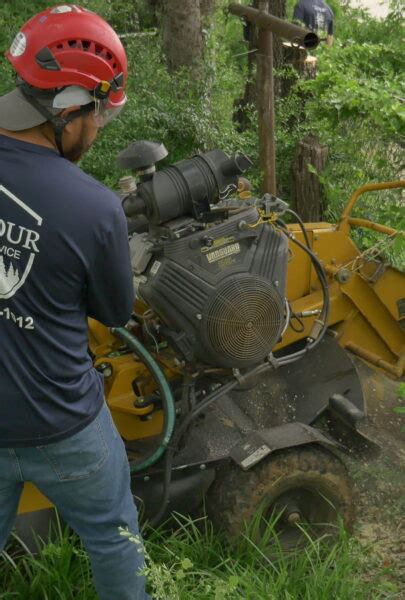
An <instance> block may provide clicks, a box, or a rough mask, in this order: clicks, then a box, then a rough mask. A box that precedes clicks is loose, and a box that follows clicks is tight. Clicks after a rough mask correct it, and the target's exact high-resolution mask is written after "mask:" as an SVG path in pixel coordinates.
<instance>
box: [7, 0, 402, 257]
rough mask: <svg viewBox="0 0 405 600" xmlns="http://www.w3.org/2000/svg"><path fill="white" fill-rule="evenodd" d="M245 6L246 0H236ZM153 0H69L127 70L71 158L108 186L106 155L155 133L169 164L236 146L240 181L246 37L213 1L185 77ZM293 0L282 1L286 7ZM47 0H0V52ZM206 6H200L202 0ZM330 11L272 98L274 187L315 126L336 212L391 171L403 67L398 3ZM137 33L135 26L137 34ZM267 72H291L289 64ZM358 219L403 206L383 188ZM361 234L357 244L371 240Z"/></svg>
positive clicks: (284, 179)
mask: <svg viewBox="0 0 405 600" xmlns="http://www.w3.org/2000/svg"><path fill="white" fill-rule="evenodd" d="M245 1H246V3H250V2H248V0H245ZM163 2H164V0H153V2H150V1H147V0H131V1H128V0H81V2H80V4H81V5H82V6H85V7H86V8H89V9H91V10H94V11H96V12H98V13H99V14H101V15H102V16H104V17H105V18H106V19H107V20H109V21H110V23H111V24H112V25H113V26H114V27H115V28H116V29H117V30H118V32H119V33H124V34H125V33H128V32H129V31H131V32H135V33H138V34H139V33H140V34H142V35H135V36H134V37H132V36H131V37H125V38H123V41H124V43H125V45H126V49H127V52H128V58H129V68H130V79H129V84H128V97H129V101H128V105H127V107H126V110H125V111H124V112H123V113H122V116H121V117H120V119H119V120H118V121H117V122H116V123H113V124H112V125H111V126H110V127H109V128H108V129H106V131H104V132H102V134H101V136H100V138H99V140H98V141H97V143H96V145H95V146H94V148H93V149H92V150H91V152H90V153H89V154H88V155H87V156H86V158H85V159H84V161H83V167H84V168H85V169H86V170H87V171H89V172H90V173H92V174H93V175H94V176H96V177H97V178H98V179H101V180H103V181H104V182H105V183H107V184H108V185H116V183H117V181H118V178H119V177H120V175H121V173H120V172H119V171H118V169H117V167H116V162H115V156H116V154H117V153H118V152H119V151H120V150H121V149H123V148H124V147H125V146H126V145H127V144H129V143H130V142H132V141H134V140H137V139H154V140H157V141H160V142H163V143H164V144H165V145H166V147H167V148H168V150H169V157H168V160H169V161H170V162H173V161H175V160H179V159H181V158H184V157H185V156H188V155H191V154H193V153H195V152H198V151H205V150H208V149H211V148H213V147H221V148H223V149H224V150H226V151H230V152H231V151H236V150H240V151H243V152H245V153H247V154H248V155H250V156H251V158H253V160H254V161H255V163H256V169H255V171H254V172H253V175H252V179H253V181H254V183H255V184H258V183H259V181H260V172H259V169H258V166H257V164H258V156H257V151H258V150H257V146H258V141H257V125H256V115H255V107H254V106H253V105H251V106H248V109H247V110H248V111H250V114H251V118H250V123H251V124H250V126H249V127H248V128H247V129H246V130H245V131H243V132H242V133H241V132H239V131H238V130H237V127H236V124H235V123H234V121H233V118H232V117H233V111H234V102H235V100H236V99H237V98H240V97H241V96H242V95H243V90H244V86H245V82H246V74H247V54H246V53H247V51H248V42H247V41H246V40H244V39H243V31H242V24H241V22H240V21H239V20H238V19H237V18H236V17H234V16H232V15H230V14H228V13H227V11H226V5H227V4H228V2H227V1H226V0H217V1H216V2H215V11H214V12H212V13H211V14H210V17H209V21H208V22H206V28H205V30H204V36H205V53H204V79H203V81H202V82H201V81H200V82H195V81H193V80H192V79H191V78H190V71H189V70H187V69H184V70H179V71H177V72H176V73H169V71H168V69H167V66H166V60H165V56H164V53H163V50H162V44H161V41H162V35H161V28H160V25H159V23H160V21H159V18H158V16H159V11H160V10H161V6H162V3H163ZM293 3H294V0H288V3H287V4H288V11H289V12H288V14H289V15H291V12H292V6H293ZM48 4H49V0H33V1H32V2H30V3H26V2H25V1H24V0H12V1H11V0H4V1H3V3H2V4H1V5H0V46H1V49H2V51H4V50H6V49H7V47H8V46H9V44H10V42H11V40H12V39H13V37H14V35H15V33H16V32H17V31H18V28H19V26H20V25H21V24H22V23H24V21H25V20H27V19H28V18H29V17H30V16H32V15H33V14H34V13H35V12H37V11H39V10H41V9H43V8H45V7H46V6H47V5H48ZM210 4H212V3H210ZM330 4H331V5H332V8H333V9H334V12H335V15H336V28H335V29H336V35H335V43H334V46H333V47H332V48H331V49H328V48H326V47H321V48H319V49H318V50H317V51H316V54H317V56H318V63H319V72H318V76H317V77H316V78H315V79H314V80H308V81H298V79H297V81H296V83H295V85H294V86H293V88H292V92H291V93H290V95H289V97H288V98H284V99H278V100H277V105H276V121H277V123H276V129H277V169H278V180H279V182H280V186H279V193H280V194H281V195H282V196H283V197H284V199H286V200H288V199H289V194H290V179H291V178H290V165H291V159H292V156H293V151H294V148H295V145H296V142H297V141H298V140H300V139H302V138H303V137H304V136H305V135H307V134H310V133H312V134H316V135H318V136H319V137H320V139H321V142H322V143H325V144H327V145H328V147H329V158H328V163H327V166H326V169H325V170H324V171H323V173H322V174H320V177H321V178H322V181H323V183H324V185H325V186H326V191H327V199H328V205H329V217H330V218H331V219H335V218H337V216H338V214H339V212H340V210H341V207H342V205H343V204H344V203H345V202H346V201H347V199H348V197H349V196H350V195H351V193H352V192H353V191H354V189H355V188H356V187H358V186H359V185H362V184H364V183H366V182H370V181H382V180H392V179H396V178H398V177H399V175H400V173H401V160H400V157H401V149H402V144H403V139H402V137H401V136H402V134H403V120H404V104H403V100H402V99H403V97H404V91H403V82H402V81H401V78H400V73H401V71H402V70H403V69H402V67H403V53H402V52H401V39H402V38H401V35H402V32H401V18H400V0H393V2H392V3H391V13H390V15H389V16H388V17H387V19H385V20H381V21H379V20H376V19H374V18H371V17H370V16H369V15H368V14H367V12H365V11H362V10H359V9H352V8H350V7H348V6H345V5H342V4H339V3H338V1H337V0H331V1H330ZM145 34H146V35H145ZM0 65H1V67H0V68H1V71H0V73H1V80H0V93H5V92H6V91H8V90H10V89H11V88H12V87H13V73H12V70H11V68H10V67H9V65H8V64H7V61H5V60H2V61H1V63H0ZM277 75H278V77H280V78H282V77H289V78H291V77H292V78H296V75H295V73H294V71H293V69H292V67H290V66H284V67H283V68H280V69H278V72H277ZM362 206H364V207H365V208H364V210H365V212H366V216H368V217H371V218H374V219H376V220H380V221H382V222H386V223H388V224H392V225H395V226H398V225H399V224H400V221H401V218H402V219H403V217H401V215H403V205H401V200H400V198H399V195H398V193H396V192H384V193H379V194H375V195H373V196H370V200H367V199H366V200H365V201H362ZM368 237H369V234H363V242H364V243H365V245H367V243H372V241H373V240H372V239H371V238H370V239H369V240H368V241H367V239H366V238H368Z"/></svg>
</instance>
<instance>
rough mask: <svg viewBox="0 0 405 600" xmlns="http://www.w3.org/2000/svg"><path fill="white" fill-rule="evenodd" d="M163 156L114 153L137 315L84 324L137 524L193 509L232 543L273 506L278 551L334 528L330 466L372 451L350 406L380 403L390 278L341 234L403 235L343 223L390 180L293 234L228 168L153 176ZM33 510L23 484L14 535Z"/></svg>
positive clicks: (347, 496) (404, 361) (239, 165)
mask: <svg viewBox="0 0 405 600" xmlns="http://www.w3.org/2000/svg"><path fill="white" fill-rule="evenodd" d="M166 154H167V152H166V150H165V148H164V147H163V146H162V145H160V144H157V143H154V142H136V143H134V144H132V145H131V146H129V147H128V148H127V149H126V150H124V151H123V152H121V154H120V155H119V163H120V165H121V166H122V167H123V168H125V169H131V170H132V171H134V172H135V173H136V174H137V175H136V177H135V176H127V177H125V178H123V179H122V188H123V190H124V191H123V192H122V194H121V195H122V199H123V206H124V210H125V212H126V215H127V218H128V227H129V244H130V248H131V257H132V268H133V274H134V286H135V290H136V303H135V305H134V309H133V314H132V317H131V319H130V321H129V322H128V323H127V325H126V326H125V327H123V328H116V329H109V328H107V327H105V326H103V325H102V324H101V323H98V322H96V321H93V320H90V321H89V351H90V353H91V355H92V357H93V359H94V365H95V368H96V369H97V370H98V371H99V372H100V373H101V374H102V375H103V377H104V381H105V395H106V401H107V403H108V406H109V408H110V410H111V413H112V415H113V418H114V421H115V423H116V425H117V427H118V430H119V432H120V434H121V436H122V437H123V439H124V441H125V444H126V447H127V452H128V460H129V464H130V468H131V472H132V481H133V492H134V496H135V499H136V501H137V503H138V504H139V505H140V506H141V508H142V510H141V514H142V513H143V515H144V517H146V518H147V519H149V520H150V521H151V522H152V523H153V524H156V523H158V522H161V521H163V520H164V519H166V518H167V517H168V516H169V515H170V513H172V512H173V511H175V512H178V513H187V514H196V511H198V510H199V509H201V506H202V504H203V503H204V505H205V507H206V511H207V512H208V515H209V516H211V518H212V519H213V521H214V523H216V524H218V525H220V526H221V527H222V528H223V529H225V530H226V531H227V532H228V534H230V535H231V536H234V535H238V533H239V532H241V531H242V530H243V527H244V524H245V522H247V521H249V519H251V517H252V516H253V515H255V514H257V511H261V512H260V514H261V515H262V516H263V517H262V518H263V523H265V522H266V519H267V518H268V517H269V516H270V515H271V514H272V513H273V512H274V511H277V514H278V515H279V518H278V521H277V527H278V529H279V533H280V536H281V538H282V539H285V540H286V541H287V543H289V540H294V539H295V537H296V532H297V531H298V530H299V531H301V530H302V528H301V527H297V524H301V525H302V524H308V526H309V527H310V528H311V529H313V530H314V531H317V529H316V528H319V530H320V531H322V533H323V532H324V527H325V524H330V525H331V526H336V523H337V521H338V518H339V515H341V518H342V519H343V522H344V523H345V525H346V527H348V528H350V526H351V524H352V522H353V516H354V515H353V499H352V486H351V481H350V477H349V475H348V472H347V470H346V467H345V464H344V462H343V461H342V455H343V456H344V452H345V451H348V450H352V451H353V449H355V450H356V451H360V450H361V449H362V448H364V447H370V446H373V445H374V441H373V440H372V439H371V437H370V435H369V432H368V430H367V398H368V396H370V394H374V395H375V394H379V396H380V399H381V401H384V395H388V394H390V393H392V390H395V388H397V387H398V380H399V379H400V378H401V377H402V375H403V373H404V367H405V274H404V273H401V272H400V271H398V270H396V269H395V268H393V267H392V266H389V265H387V264H386V262H385V261H384V260H383V259H382V258H381V256H380V255H379V253H378V252H374V253H373V252H361V251H360V250H359V249H358V247H357V246H356V244H355V243H354V242H353V240H352V238H351V236H350V231H351V228H352V227H365V228H369V229H373V230H376V231H378V232H380V233H382V234H384V235H385V236H388V238H391V239H393V238H394V237H396V236H399V235H403V232H400V231H396V230H395V229H392V228H390V227H387V226H385V225H380V224H377V223H374V222H371V221H369V220H366V219H362V218H354V217H352V216H351V212H352V209H353V207H354V205H355V203H356V202H357V200H358V199H359V197H360V195H361V194H362V193H363V192H366V191H372V190H377V189H385V188H401V187H404V182H389V183H381V184H370V185H366V186H363V188H360V189H359V190H357V191H356V193H355V194H354V195H353V196H352V198H351V199H350V201H349V203H348V204H347V206H346V208H345V209H344V211H343V214H342V216H341V218H340V220H339V222H338V223H337V224H331V223H325V222H320V223H307V224H304V223H302V221H301V220H300V218H299V216H298V215H296V214H295V213H293V212H292V211H291V210H290V208H289V207H288V205H287V204H286V203H285V202H283V201H281V200H280V199H278V198H276V197H274V196H271V195H269V194H265V195H264V196H263V197H262V198H255V197H253V196H252V195H251V193H250V192H249V191H248V187H249V186H248V185H247V180H246V179H245V178H244V177H243V173H244V172H245V171H246V170H247V169H248V168H249V166H250V161H249V160H248V159H247V158H246V157H245V156H243V155H241V154H236V155H234V156H228V155H227V154H225V153H224V152H222V151H221V150H213V151H211V152H208V153H206V154H201V155H198V156H195V157H193V158H191V159H187V160H183V161H180V162H178V163H176V164H174V165H172V166H168V167H166V168H162V169H159V170H156V167H155V165H156V163H157V162H159V161H160V160H161V159H163V158H164V157H165V156H166ZM291 216H292V217H293V222H292V223H291V222H290V223H288V224H287V223H286V220H287V217H288V220H289V221H291ZM106 277H108V273H106ZM342 453H343V454H342ZM95 501H96V499H95ZM50 506H51V505H50V503H49V502H48V500H47V499H46V498H44V497H43V496H42V495H41V494H40V492H39V491H38V490H37V489H36V488H34V486H32V485H30V484H27V485H26V487H25V490H24V493H23V497H22V500H21V503H20V508H19V519H18V527H19V528H20V530H21V529H24V528H27V527H28V526H29V527H31V526H33V525H34V527H35V523H36V522H40V521H41V519H42V518H43V516H44V515H45V514H47V509H48V510H49V508H50ZM197 514H198V512H197Z"/></svg>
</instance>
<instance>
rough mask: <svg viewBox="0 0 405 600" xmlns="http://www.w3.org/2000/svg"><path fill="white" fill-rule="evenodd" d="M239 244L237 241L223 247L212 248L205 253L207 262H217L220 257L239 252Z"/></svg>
mask: <svg viewBox="0 0 405 600" xmlns="http://www.w3.org/2000/svg"><path fill="white" fill-rule="evenodd" d="M239 252H240V245H239V244H238V243H235V244H230V245H229V246H224V247H223V248H218V250H213V251H212V252H208V253H207V255H206V256H207V260H208V262H209V263H213V262H217V261H218V260H221V258H226V257H228V256H231V255H232V254H239Z"/></svg>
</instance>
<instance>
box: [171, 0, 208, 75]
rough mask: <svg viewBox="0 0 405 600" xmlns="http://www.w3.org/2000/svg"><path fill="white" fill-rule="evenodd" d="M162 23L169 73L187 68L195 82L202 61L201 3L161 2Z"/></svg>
mask: <svg viewBox="0 0 405 600" xmlns="http://www.w3.org/2000/svg"><path fill="white" fill-rule="evenodd" d="M162 24H163V49H164V53H165V56H166V61H167V66H168V68H169V71H170V72H174V71H177V70H178V69H179V68H181V67H190V68H192V69H193V74H194V76H195V78H196V79H198V78H199V76H200V74H201V69H202V59H203V37H202V27H201V10H200V0H182V1H181V2H179V0H164V2H163V23H162Z"/></svg>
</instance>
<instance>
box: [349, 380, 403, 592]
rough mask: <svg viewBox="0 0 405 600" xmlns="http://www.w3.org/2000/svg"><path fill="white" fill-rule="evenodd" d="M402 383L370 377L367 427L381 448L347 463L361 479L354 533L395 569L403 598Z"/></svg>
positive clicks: (358, 480)
mask: <svg viewBox="0 0 405 600" xmlns="http://www.w3.org/2000/svg"><path fill="white" fill-rule="evenodd" d="M398 387H399V386H398V382H394V381H390V380H388V379H382V380H381V379H379V378H378V377H374V376H372V377H368V379H366V383H365V392H366V394H365V395H366V398H367V408H368V419H369V424H368V425H367V427H365V428H364V430H362V431H363V432H364V433H365V434H366V435H368V436H369V437H370V438H371V439H373V440H376V441H377V442H378V444H379V446H380V451H379V453H376V452H372V451H368V452H365V453H363V452H354V453H353V456H352V457H349V458H348V460H347V461H346V463H347V464H348V466H349V469H350V471H351V474H352V477H353V479H354V482H355V493H356V496H355V500H356V510H357V518H356V526H355V532H354V533H355V535H356V536H357V537H358V538H359V539H360V540H361V542H362V543H363V544H366V545H370V550H371V553H372V555H373V556H374V557H375V559H376V566H377V567H381V566H383V567H386V568H387V569H389V572H390V575H389V579H391V580H392V582H393V583H394V584H395V586H396V587H398V588H399V592H398V596H397V597H398V598H405V519H404V514H405V444H404V439H405V433H404V431H405V417H404V416H401V415H397V414H396V413H395V412H394V410H393V409H394V408H395V407H396V406H399V405H400V404H401V399H400V398H399V397H398ZM402 403H403V400H402ZM390 597H392V596H390Z"/></svg>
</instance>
